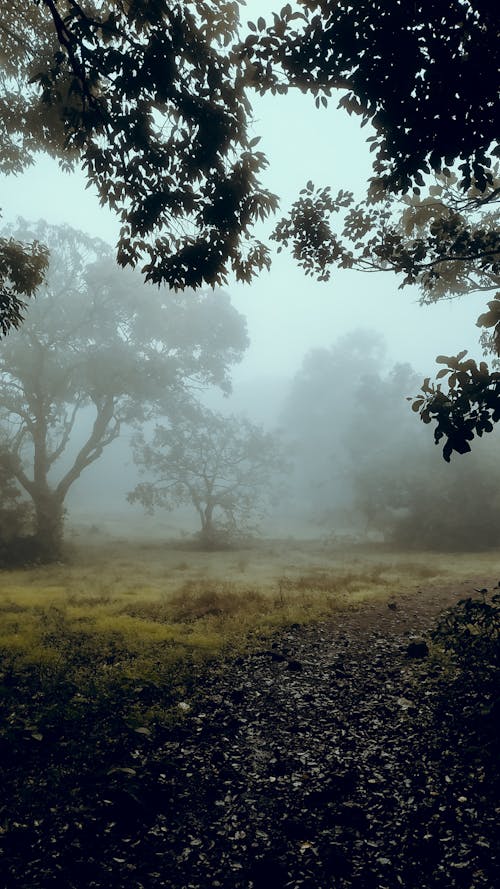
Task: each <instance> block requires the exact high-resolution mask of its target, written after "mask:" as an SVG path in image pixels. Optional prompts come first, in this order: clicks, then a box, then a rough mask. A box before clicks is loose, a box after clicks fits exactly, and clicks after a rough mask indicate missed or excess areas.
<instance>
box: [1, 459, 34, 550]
mask: <svg viewBox="0 0 500 889" xmlns="http://www.w3.org/2000/svg"><path fill="white" fill-rule="evenodd" d="M0 498H1V503H0V567H1V566H3V565H5V564H8V563H10V562H12V560H13V557H14V553H13V552H12V550H16V549H21V552H19V556H20V557H21V558H22V557H23V553H22V543H23V541H25V542H27V540H28V537H27V535H28V534H29V532H30V531H31V522H32V514H31V509H30V506H29V503H28V502H27V501H26V499H24V498H23V497H22V494H21V490H20V488H19V485H18V483H17V481H16V477H15V473H14V470H13V467H12V463H11V458H10V455H9V453H8V452H6V451H4V450H3V449H0Z"/></svg>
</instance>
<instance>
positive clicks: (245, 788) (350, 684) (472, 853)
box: [144, 584, 498, 889]
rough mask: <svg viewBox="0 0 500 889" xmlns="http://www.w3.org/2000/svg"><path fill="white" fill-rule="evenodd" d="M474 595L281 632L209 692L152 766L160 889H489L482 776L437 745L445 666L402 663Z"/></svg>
mask: <svg viewBox="0 0 500 889" xmlns="http://www.w3.org/2000/svg"><path fill="white" fill-rule="evenodd" d="M470 589H471V588H470V585H468V586H467V585H466V584H464V587H463V588H462V589H461V590H460V589H458V590H457V589H455V590H447V591H443V590H440V591H436V590H427V591H422V592H421V593H420V595H419V596H418V597H415V596H414V595H413V596H410V595H409V596H406V597H405V596H404V595H403V596H401V597H400V598H399V599H398V603H397V605H396V607H395V608H392V607H388V605H387V604H385V603H384V604H380V603H378V604H372V605H370V604H364V605H362V606H360V607H359V608H358V609H357V610H355V611H350V612H343V613H339V614H338V615H336V616H335V617H334V619H333V620H332V621H330V622H329V623H328V624H322V625H321V626H310V627H302V626H300V627H299V626H296V627H292V628H290V629H287V630H285V631H280V632H278V633H277V634H276V635H275V637H274V640H273V641H272V642H271V645H269V642H267V643H266V644H265V647H263V648H262V650H260V651H257V652H255V653H253V654H252V655H250V656H248V657H245V658H240V659H238V660H237V661H236V663H232V664H229V665H227V666H226V669H225V671H223V672H222V674H220V675H219V674H218V675H216V676H214V677H213V678H212V679H211V680H210V681H207V682H206V684H205V686H204V687H203V688H202V690H201V695H200V698H199V700H198V701H197V704H196V706H194V707H193V708H192V709H191V710H189V711H186V716H185V721H184V725H183V730H182V735H181V737H176V738H172V739H171V740H170V741H168V742H167V743H165V744H164V746H163V747H162V750H161V752H160V753H159V755H158V760H157V761H158V764H159V766H160V765H161V763H162V762H163V763H166V766H165V768H164V770H163V771H162V772H161V773H160V774H161V775H162V776H163V777H162V778H160V779H159V782H160V785H163V791H164V792H165V796H164V799H165V802H167V801H168V806H167V807H166V810H165V813H164V814H162V815H160V816H159V817H158V818H157V819H156V821H155V823H154V825H153V828H152V833H151V835H150V841H151V839H152V837H155V838H156V842H157V848H156V855H157V858H158V859H159V860H160V861H163V862H164V863H165V865H166V864H167V862H168V872H169V874H170V876H169V880H168V881H167V882H165V883H163V884H162V885H168V886H171V887H175V889H181V887H186V889H187V887H189V889H206V887H208V886H221V887H227V889H229V887H232V889H237V887H241V889H243V887H246V889H249V887H254V889H264V887H268V886H269V887H274V889H281V887H283V889H285V887H288V889H299V887H308V889H313V887H315V889H327V887H339V889H349V887H352V889H369V887H373V889H393V887H399V886H404V887H417V886H418V887H420V889H441V887H443V889H444V887H446V889H448V887H450V889H451V887H467V889H480V887H484V889H493V886H494V885H497V884H498V883H497V877H498V871H497V870H496V867H497V864H496V859H495V850H494V848H493V840H492V838H493V837H494V836H495V822H494V818H495V813H494V811H492V810H491V808H490V807H489V804H488V802H487V801H486V800H485V796H484V785H483V782H484V774H482V772H481V768H480V767H478V766H477V763H474V764H471V762H470V761H469V759H468V757H467V756H464V755H463V751H460V750H456V749H442V746H441V745H442V739H441V740H436V738H435V728H436V726H435V723H434V722H433V719H435V717H434V716H433V714H434V712H435V705H436V699H437V696H438V694H439V693H440V683H439V674H440V670H441V668H440V667H439V665H437V666H436V665H434V666H433V665H432V663H431V662H429V660H428V659H423V660H421V661H418V660H415V659H412V658H409V657H408V656H407V650H408V645H409V643H410V642H411V641H412V639H413V638H414V637H419V636H420V635H421V633H422V632H423V631H424V630H426V629H427V628H428V627H429V626H430V625H431V623H432V620H433V617H434V616H435V615H436V614H437V613H438V612H439V611H441V610H442V609H443V608H444V607H446V606H447V605H448V604H450V603H452V602H454V601H456V600H457V599H458V598H460V597H461V596H464V595H465V594H469V592H470ZM167 809H168V810H170V813H172V812H173V813H174V818H172V814H169V812H168V811H167ZM174 825H175V826H174ZM495 875H496V876H495ZM144 885H146V886H147V885H148V882H147V878H146V879H145V882H144Z"/></svg>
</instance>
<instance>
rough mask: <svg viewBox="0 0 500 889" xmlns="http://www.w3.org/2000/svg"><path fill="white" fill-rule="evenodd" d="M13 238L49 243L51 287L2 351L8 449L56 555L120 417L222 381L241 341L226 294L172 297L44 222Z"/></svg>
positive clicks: (43, 537)
mask: <svg viewBox="0 0 500 889" xmlns="http://www.w3.org/2000/svg"><path fill="white" fill-rule="evenodd" d="M15 234H16V235H17V236H18V237H20V238H25V239H29V238H30V237H31V238H32V237H38V238H40V240H43V241H44V242H45V243H47V244H49V246H50V249H51V261H50V268H49V271H48V276H47V284H46V285H45V287H43V288H42V290H41V291H40V293H39V295H38V297H37V299H36V300H35V301H34V302H33V304H32V305H31V306H30V308H29V312H28V315H27V318H26V321H25V323H24V325H23V328H22V331H18V332H13V333H11V334H10V335H9V336H8V337H7V338H6V339H5V341H4V342H3V344H2V350H1V353H0V421H1V425H2V429H3V442H4V450H6V451H7V452H8V454H9V460H10V467H11V469H12V472H13V473H14V474H15V476H16V478H17V480H18V482H19V484H20V485H21V486H22V487H23V488H24V490H25V491H26V492H27V493H28V495H29V496H30V497H31V498H32V501H33V504H34V509H35V518H36V534H35V536H36V540H37V546H38V552H39V556H40V558H43V559H51V558H54V557H55V556H57V554H58V552H59V550H60V546H61V541H62V521H63V510H64V501H65V497H66V495H67V493H68V490H69V488H70V486H71V485H72V484H73V483H74V482H75V481H76V480H77V479H78V478H79V477H80V475H81V473H82V472H83V471H84V470H85V469H86V468H87V467H88V466H90V465H91V464H92V463H93V462H94V461H95V460H97V459H99V457H100V456H101V454H102V452H103V450H104V448H105V447H106V446H107V445H109V444H110V443H111V442H112V441H113V440H114V439H115V438H117V436H118V435H119V433H120V429H121V427H122V425H123V424H133V423H139V422H142V421H143V420H145V419H148V418H150V417H151V416H153V415H154V414H155V412H161V413H162V414H166V415H168V414H169V412H170V411H171V410H172V409H173V408H174V406H177V405H178V403H179V401H181V400H182V399H184V398H185V397H186V395H187V393H189V392H190V391H192V389H193V388H198V387H200V386H206V385H215V386H219V387H222V388H223V389H224V390H225V391H228V389H229V388H230V382H229V376H228V368H229V366H230V365H231V364H232V363H233V362H234V361H237V360H239V359H240V358H241V356H242V354H243V351H244V349H245V348H246V346H247V336H246V328H245V322H244V319H243V317H242V316H241V315H240V314H239V313H238V312H236V311H235V309H234V308H233V307H232V306H231V304H230V301H229V298H228V296H227V295H226V294H224V293H222V292H213V291H209V292H203V291H199V292H198V293H197V294H194V293H186V294H185V295H182V296H181V295H176V296H174V295H171V294H169V295H168V296H167V295H166V294H165V292H163V293H162V292H160V293H158V291H157V289H156V288H154V287H152V286H151V285H146V284H144V282H143V281H142V280H141V278H140V277H138V276H137V275H136V274H135V273H133V272H131V271H127V272H125V271H122V270H119V269H118V268H117V267H116V265H115V264H114V261H113V258H112V253H111V251H110V248H109V247H108V246H107V245H106V244H104V243H103V242H102V241H100V240H98V239H94V238H90V237H88V236H86V235H84V234H83V233H81V232H77V231H74V230H73V229H70V228H57V227H51V226H48V225H44V224H40V225H38V226H36V227H35V228H34V229H31V230H30V229H29V228H26V227H24V228H22V229H21V230H20V231H18V232H16V233H15Z"/></svg>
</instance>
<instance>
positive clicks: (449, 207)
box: [272, 165, 500, 303]
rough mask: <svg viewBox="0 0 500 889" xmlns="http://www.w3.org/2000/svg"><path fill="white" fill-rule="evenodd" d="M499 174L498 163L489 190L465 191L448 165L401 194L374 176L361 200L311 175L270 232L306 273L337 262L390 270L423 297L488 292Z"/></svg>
mask: <svg viewBox="0 0 500 889" xmlns="http://www.w3.org/2000/svg"><path fill="white" fill-rule="evenodd" d="M497 174H498V165H496V166H495V171H494V172H493V173H492V175H494V178H493V180H492V183H491V184H489V185H487V186H485V188H484V190H482V191H480V190H479V188H478V187H477V185H476V184H474V185H473V186H471V187H470V188H469V189H468V190H467V191H466V192H463V191H461V190H460V188H459V187H458V184H457V182H458V177H457V175H456V174H454V173H452V172H450V171H449V170H447V169H446V170H445V171H444V172H441V173H437V174H436V175H435V181H434V184H433V185H430V186H429V187H428V189H427V190H426V191H425V192H424V193H423V194H422V193H421V190H420V189H415V191H414V193H413V194H411V195H409V194H406V195H403V196H402V197H400V198H396V197H394V196H388V194H387V192H386V191H384V190H383V189H382V187H381V183H380V181H379V180H373V181H372V183H371V187H370V189H369V192H368V197H367V199H366V200H365V201H363V202H361V203H355V200H354V195H353V194H352V192H349V191H345V190H341V191H339V192H338V194H337V196H336V197H333V195H332V193H331V189H330V188H329V187H325V188H316V187H315V186H314V184H313V183H312V182H311V181H310V182H309V183H308V184H307V186H306V187H305V188H304V189H302V192H301V195H302V196H301V197H300V198H299V199H298V200H297V201H296V202H295V203H294V204H293V205H292V208H291V210H290V213H289V215H288V216H287V217H284V218H283V219H282V220H281V221H280V222H279V223H278V225H277V226H276V228H275V231H274V233H273V235H272V237H273V239H274V240H275V241H277V242H278V244H279V245H280V246H279V247H278V250H281V249H282V247H288V246H289V243H290V242H291V244H292V246H293V255H294V258H295V259H296V260H297V262H298V264H299V265H300V266H302V268H303V269H304V270H305V273H306V274H309V275H312V274H314V275H315V276H316V277H317V278H318V280H322V281H325V280H328V279H329V277H330V268H331V267H332V266H338V267H340V268H354V269H358V270H360V271H365V272H373V271H392V272H394V273H396V274H397V275H399V276H400V277H401V284H400V286H401V287H404V286H405V285H408V284H418V285H419V287H420V288H421V292H422V298H421V301H422V302H423V303H431V302H435V301H436V300H438V299H441V298H443V297H450V296H457V295H461V294H464V293H470V292H472V291H476V290H481V291H484V290H490V289H493V288H495V287H498V286H499V283H500V241H499V235H498V209H497V205H498V195H499V189H500V179H499V178H498V175H497ZM415 192H416V193H415ZM339 214H343V220H342V223H341V227H340V232H339V231H338V229H339V225H338V223H337V222H336V220H337V216H339Z"/></svg>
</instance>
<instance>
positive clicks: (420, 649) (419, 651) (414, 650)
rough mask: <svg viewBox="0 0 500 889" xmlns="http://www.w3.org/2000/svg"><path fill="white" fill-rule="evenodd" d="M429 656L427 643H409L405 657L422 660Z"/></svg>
mask: <svg viewBox="0 0 500 889" xmlns="http://www.w3.org/2000/svg"><path fill="white" fill-rule="evenodd" d="M428 654H429V646H428V645H427V642H423V641H420V642H410V644H409V645H408V647H407V649H406V657H408V658H417V659H420V660H421V659H422V658H424V657H427V655H428Z"/></svg>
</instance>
